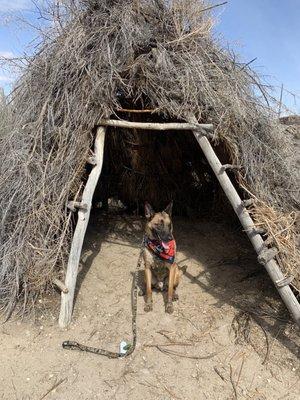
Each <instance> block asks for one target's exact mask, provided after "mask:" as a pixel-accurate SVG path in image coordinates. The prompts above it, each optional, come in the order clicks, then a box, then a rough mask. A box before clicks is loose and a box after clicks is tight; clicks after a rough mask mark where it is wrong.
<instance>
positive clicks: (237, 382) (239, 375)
mask: <svg viewBox="0 0 300 400" xmlns="http://www.w3.org/2000/svg"><path fill="white" fill-rule="evenodd" d="M244 362H245V356H243V360H242V363H241V366H240V370H239V374H238V378H237V381H236V386H238V385H239V382H240V378H241V374H242V369H243V366H244Z"/></svg>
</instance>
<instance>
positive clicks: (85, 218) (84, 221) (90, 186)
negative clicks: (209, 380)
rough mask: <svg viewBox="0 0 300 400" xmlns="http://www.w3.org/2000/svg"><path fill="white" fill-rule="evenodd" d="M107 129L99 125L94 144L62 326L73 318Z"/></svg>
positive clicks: (71, 258)
mask: <svg viewBox="0 0 300 400" xmlns="http://www.w3.org/2000/svg"><path fill="white" fill-rule="evenodd" d="M105 130H106V128H103V127H99V128H98V130H97V134H96V139H95V145H94V153H95V160H96V164H95V165H94V167H93V169H92V171H91V172H90V175H89V177H88V180H87V182H86V185H85V188H84V190H83V193H82V200H81V202H82V203H83V204H85V205H86V207H84V208H79V209H78V221H77V225H76V228H75V232H74V236H73V241H72V245H71V250H70V255H69V260H68V266H67V273H66V279H65V286H66V287H67V288H68V293H64V292H62V293H61V307H60V314H59V326H60V327H61V328H65V327H67V326H68V325H69V324H70V322H71V318H72V311H73V302H74V294H75V287H76V280H77V273H78V265H79V260H80V255H81V250H82V245H83V240H84V235H85V232H86V228H87V226H88V222H89V217H90V211H91V204H92V198H93V194H94V191H95V188H96V185H97V182H98V179H99V177H100V174H101V170H102V164H103V153H104V139H105Z"/></svg>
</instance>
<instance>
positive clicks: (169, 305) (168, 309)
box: [166, 302, 174, 314]
mask: <svg viewBox="0 0 300 400" xmlns="http://www.w3.org/2000/svg"><path fill="white" fill-rule="evenodd" d="M173 311H174V307H173V303H172V302H170V303H167V306H166V312H167V313H168V314H172V313H173Z"/></svg>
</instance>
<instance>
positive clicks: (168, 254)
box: [144, 236, 176, 264]
mask: <svg viewBox="0 0 300 400" xmlns="http://www.w3.org/2000/svg"><path fill="white" fill-rule="evenodd" d="M144 245H145V247H147V249H149V250H150V251H151V252H152V253H154V254H155V255H156V256H157V257H159V258H160V259H161V260H163V261H166V262H168V263H170V264H173V263H174V260H175V250H176V242H175V240H174V239H172V240H170V241H168V242H162V241H160V240H156V239H150V238H149V237H148V236H144Z"/></svg>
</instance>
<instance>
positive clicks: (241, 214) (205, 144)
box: [194, 131, 300, 326]
mask: <svg viewBox="0 0 300 400" xmlns="http://www.w3.org/2000/svg"><path fill="white" fill-rule="evenodd" d="M194 135H195V137H196V139H197V141H198V143H199V145H200V147H201V149H202V151H203V153H204V155H205V157H206V159H207V161H208V163H209V165H210V166H211V168H212V170H213V172H214V173H215V175H216V177H217V179H218V181H219V183H220V185H221V186H222V189H223V190H224V192H225V194H226V196H227V198H228V200H229V201H230V204H231V205H232V207H233V209H234V211H235V213H236V215H237V216H238V218H239V220H240V222H241V224H242V226H243V228H244V230H245V232H246V233H247V235H248V237H249V239H250V241H251V243H252V245H253V247H254V249H255V251H256V253H257V254H258V255H260V254H261V253H262V254H263V252H264V250H265V249H266V248H265V245H264V241H263V239H262V237H261V235H260V234H259V233H257V229H256V227H255V225H254V221H253V220H252V218H251V216H250V215H249V213H248V211H247V209H246V208H245V206H244V204H243V201H242V200H241V198H240V196H239V195H238V193H237V191H236V189H235V188H234V186H233V184H232V182H231V180H230V179H229V177H228V175H227V173H226V170H225V169H224V168H222V164H221V163H220V161H219V159H218V157H217V155H216V153H215V152H214V150H213V148H212V146H211V144H210V143H209V141H208V139H207V138H206V137H205V136H203V134H201V132H196V131H194ZM262 261H264V262H263V265H264V267H265V268H266V270H267V272H268V274H269V276H270V278H271V279H272V281H273V283H274V284H275V287H276V289H277V290H278V292H279V294H280V296H281V298H282V300H283V302H284V303H285V305H286V307H287V308H288V310H289V312H290V313H291V315H292V317H293V318H294V320H295V322H296V323H297V324H298V325H299V326H300V304H299V303H298V301H297V299H296V297H295V295H294V293H293V292H292V290H291V288H290V287H289V286H288V285H285V286H281V282H283V281H284V278H285V276H284V275H283V273H282V271H281V270H280V268H279V265H278V264H277V262H276V261H275V259H274V258H271V259H269V258H265V259H264V260H262Z"/></svg>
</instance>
